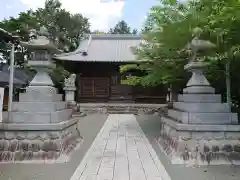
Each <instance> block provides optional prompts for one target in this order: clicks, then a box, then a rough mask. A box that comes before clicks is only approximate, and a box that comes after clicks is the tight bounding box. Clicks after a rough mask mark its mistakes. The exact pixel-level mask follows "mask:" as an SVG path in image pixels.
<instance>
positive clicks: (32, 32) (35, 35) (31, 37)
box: [29, 29, 37, 39]
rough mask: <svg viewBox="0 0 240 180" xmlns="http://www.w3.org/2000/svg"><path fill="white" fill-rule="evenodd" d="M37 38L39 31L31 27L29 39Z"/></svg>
mask: <svg viewBox="0 0 240 180" xmlns="http://www.w3.org/2000/svg"><path fill="white" fill-rule="evenodd" d="M36 38H37V31H36V29H31V30H30V31H29V39H36Z"/></svg>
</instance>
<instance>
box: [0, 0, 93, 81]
mask: <svg viewBox="0 0 240 180" xmlns="http://www.w3.org/2000/svg"><path fill="white" fill-rule="evenodd" d="M40 26H45V27H46V28H47V29H48V31H49V33H50V39H52V40H53V41H54V42H55V44H56V45H57V47H58V48H59V49H62V50H67V51H73V50H74V49H75V48H77V46H78V43H79V40H80V38H81V36H82V35H83V34H84V33H89V32H90V30H89V28H90V24H89V22H88V19H87V18H85V17H83V16H82V15H81V14H71V13H70V12H68V11H66V10H65V9H63V8H61V3H60V1H59V0H47V1H46V2H45V6H44V8H39V9H37V10H36V11H32V10H28V11H27V12H21V13H20V14H19V16H18V17H17V18H13V17H11V18H10V19H8V20H6V19H5V20H3V21H2V22H0V28H3V29H5V30H7V31H9V32H11V33H12V34H14V35H18V36H20V38H21V40H23V41H28V39H29V30H31V29H37V30H39V28H40ZM0 49H1V50H2V52H4V53H5V54H6V56H9V54H8V47H7V45H6V44H1V45H0ZM17 49H18V53H16V60H17V64H20V65H24V55H25V54H27V53H28V52H27V50H26V49H24V48H23V47H19V46H18V47H16V51H17ZM57 66H58V67H57V69H55V70H54V73H52V74H53V76H56V77H53V79H54V80H56V81H59V83H61V82H62V80H63V78H60V79H61V80H59V77H62V75H61V74H59V73H61V72H62V71H61V69H62V67H61V64H59V62H57ZM59 69H60V70H59ZM57 76H58V77H57Z"/></svg>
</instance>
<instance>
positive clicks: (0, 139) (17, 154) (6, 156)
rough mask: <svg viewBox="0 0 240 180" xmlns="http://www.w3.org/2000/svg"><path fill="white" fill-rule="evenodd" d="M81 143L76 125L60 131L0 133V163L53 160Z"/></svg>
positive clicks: (66, 153)
mask: <svg viewBox="0 0 240 180" xmlns="http://www.w3.org/2000/svg"><path fill="white" fill-rule="evenodd" d="M81 141H82V138H81V136H80V132H79V130H78V128H77V124H75V125H73V126H70V127H68V128H66V129H64V130H62V131H20V130H18V131H2V132H1V133H0V161H1V162H3V161H24V160H54V159H58V158H59V157H61V156H64V155H68V153H69V152H70V151H72V150H73V149H74V148H75V147H76V145H77V144H78V143H80V142H81Z"/></svg>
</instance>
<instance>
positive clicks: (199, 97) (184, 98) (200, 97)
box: [178, 94, 222, 103]
mask: <svg viewBox="0 0 240 180" xmlns="http://www.w3.org/2000/svg"><path fill="white" fill-rule="evenodd" d="M221 98H222V97H221V95H220V94H179V95H178V101H180V102H194V103H202V102H204V103H221V101H222V99H221Z"/></svg>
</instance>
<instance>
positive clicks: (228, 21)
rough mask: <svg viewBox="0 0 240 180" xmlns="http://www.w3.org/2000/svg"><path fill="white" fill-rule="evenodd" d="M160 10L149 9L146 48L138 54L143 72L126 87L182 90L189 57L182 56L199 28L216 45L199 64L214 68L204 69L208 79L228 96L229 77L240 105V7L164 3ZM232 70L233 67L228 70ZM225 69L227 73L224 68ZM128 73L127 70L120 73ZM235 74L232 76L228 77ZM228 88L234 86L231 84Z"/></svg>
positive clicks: (216, 1) (225, 2)
mask: <svg viewBox="0 0 240 180" xmlns="http://www.w3.org/2000/svg"><path fill="white" fill-rule="evenodd" d="M160 2H161V3H160V5H158V6H154V7H152V8H151V10H150V13H149V15H148V18H147V22H146V24H145V26H144V28H143V30H142V32H143V34H142V35H143V39H144V40H145V43H144V44H141V45H140V47H139V48H138V49H137V53H136V54H137V58H138V59H141V60H146V61H144V62H141V61H139V63H138V64H139V65H138V66H137V69H140V70H141V71H142V72H144V73H143V74H142V75H141V76H131V77H128V79H127V82H128V83H140V84H143V85H156V84H159V83H168V84H173V86H175V87H176V88H177V89H181V88H182V87H183V85H185V83H186V81H187V80H188V78H189V74H188V73H187V72H185V71H184V70H183V66H184V65H185V64H186V63H187V61H188V58H189V57H188V55H187V54H183V53H182V52H183V51H182V50H183V49H184V48H185V47H186V44H187V43H188V42H189V41H190V40H191V39H192V30H193V28H195V27H200V28H202V29H203V31H204V33H203V35H202V38H203V39H207V40H210V41H212V42H213V43H215V44H216V45H217V47H216V51H215V53H214V54H212V55H211V56H209V55H203V56H202V57H201V58H202V59H203V60H205V61H208V62H210V63H211V65H210V66H209V67H208V68H207V69H206V74H207V77H208V79H209V80H210V81H211V82H212V84H213V85H214V87H216V89H217V90H218V91H220V92H221V93H224V94H225V93H226V85H225V82H224V79H225V75H226V74H227V75H228V76H227V77H229V78H228V81H229V80H230V79H231V80H232V81H233V82H232V84H231V87H232V98H233V101H234V102H236V103H237V104H239V102H240V96H239V93H237V92H239V91H240V88H239V86H238V85H237V80H238V79H239V78H238V73H237V69H239V68H240V66H239V65H240V63H239V61H237V60H238V59H239V57H238V56H237V55H238V52H239V49H240V48H239V45H240V36H239V33H237V32H239V30H240V26H239V25H240V14H239V13H240V12H239V7H240V2H239V1H234V0H233V1H231V0H230V1H229V0H213V1H208V0H199V1H184V2H180V1H176V0H161V1H160ZM230 65H231V66H230ZM225 67H227V68H225ZM122 69H127V68H122ZM229 72H231V76H229ZM227 84H228V86H229V85H230V83H229V82H228V83H227Z"/></svg>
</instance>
